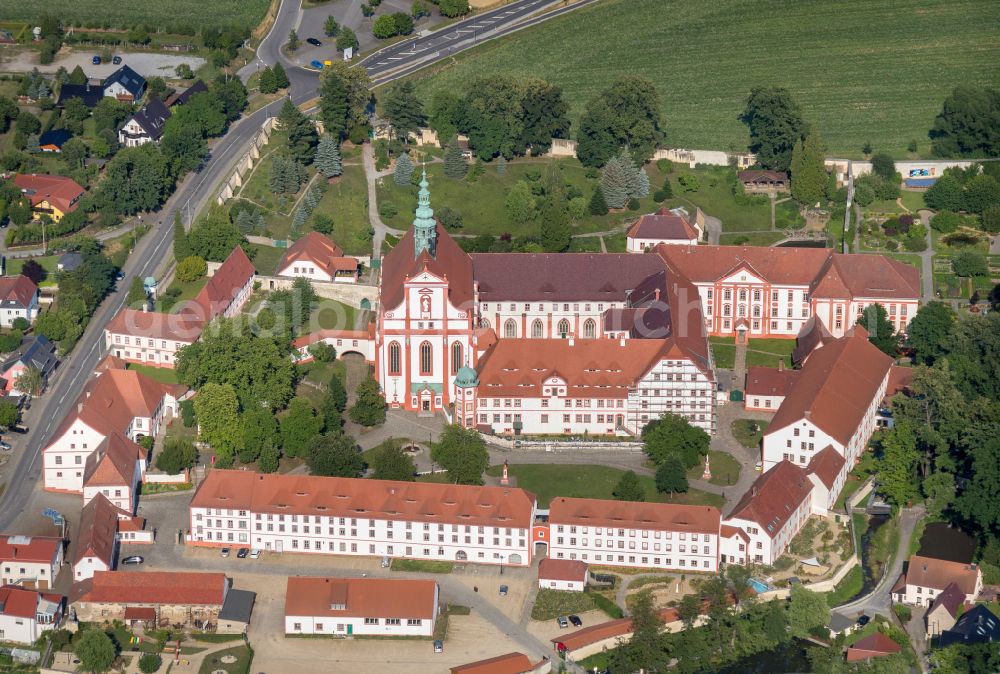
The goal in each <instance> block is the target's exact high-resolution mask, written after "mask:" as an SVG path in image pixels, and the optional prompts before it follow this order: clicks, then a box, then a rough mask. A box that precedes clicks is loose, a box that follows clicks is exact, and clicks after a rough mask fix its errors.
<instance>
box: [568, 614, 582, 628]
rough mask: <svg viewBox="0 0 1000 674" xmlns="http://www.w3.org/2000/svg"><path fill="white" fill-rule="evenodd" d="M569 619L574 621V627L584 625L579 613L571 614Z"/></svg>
mask: <svg viewBox="0 0 1000 674" xmlns="http://www.w3.org/2000/svg"><path fill="white" fill-rule="evenodd" d="M569 621H570V622H571V623H573V627H583V621H582V620H580V616H578V615H571V616H570V617H569Z"/></svg>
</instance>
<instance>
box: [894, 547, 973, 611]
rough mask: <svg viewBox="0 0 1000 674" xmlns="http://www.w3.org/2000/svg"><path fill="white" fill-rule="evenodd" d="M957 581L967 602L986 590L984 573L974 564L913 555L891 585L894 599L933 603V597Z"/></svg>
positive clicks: (900, 601)
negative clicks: (984, 588)
mask: <svg viewBox="0 0 1000 674" xmlns="http://www.w3.org/2000/svg"><path fill="white" fill-rule="evenodd" d="M952 583H955V584H956V585H957V586H958V589H959V591H960V592H961V593H962V594H963V596H964V601H965V603H966V604H974V603H975V601H976V599H978V598H979V593H980V592H982V591H983V572H982V569H980V568H979V567H978V566H976V565H975V564H963V563H961V562H952V561H949V560H946V559H934V558H933V557H922V556H920V555H911V556H910V561H909V562H908V563H907V565H906V571H904V572H903V573H902V574H901V575H900V576H899V579H898V580H897V581H896V584H895V585H894V586H893V588H892V600H893V601H894V602H898V603H900V604H909V605H910V606H930V605H931V604H932V603H934V599H935V598H936V597H937V596H938V595H939V594H940V593H942V592H944V591H945V589H946V588H947V587H948V586H949V585H951V584H952Z"/></svg>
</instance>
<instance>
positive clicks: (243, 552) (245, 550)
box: [236, 548, 250, 559]
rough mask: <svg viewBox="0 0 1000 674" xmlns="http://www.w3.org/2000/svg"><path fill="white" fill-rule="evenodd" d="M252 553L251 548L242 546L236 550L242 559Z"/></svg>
mask: <svg viewBox="0 0 1000 674" xmlns="http://www.w3.org/2000/svg"><path fill="white" fill-rule="evenodd" d="M249 554H250V548H240V549H239V550H237V551H236V556H237V557H239V558H240V559H246V557H247V555H249Z"/></svg>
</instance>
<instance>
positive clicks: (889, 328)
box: [857, 304, 899, 357]
mask: <svg viewBox="0 0 1000 674" xmlns="http://www.w3.org/2000/svg"><path fill="white" fill-rule="evenodd" d="M857 325H858V326H859V327H861V328H864V329H865V330H866V331H867V332H868V341H869V342H871V343H872V344H874V345H875V346H876V347H878V349H879V351H882V352H883V353H885V354H888V355H890V356H893V357H895V356H896V353H897V352H898V351H899V335H898V334H896V333H895V329H894V327H893V325H892V322H891V321H890V320H889V314H888V313H887V312H886V310H885V307H884V306H882V305H881V304H869V305H868V306H867V307H865V311H864V313H863V314H861V316H859V317H858V321H857Z"/></svg>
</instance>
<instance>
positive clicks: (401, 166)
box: [392, 152, 413, 186]
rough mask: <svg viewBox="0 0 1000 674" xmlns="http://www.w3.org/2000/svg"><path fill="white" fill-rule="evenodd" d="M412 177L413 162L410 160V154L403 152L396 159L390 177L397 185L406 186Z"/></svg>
mask: <svg viewBox="0 0 1000 674" xmlns="http://www.w3.org/2000/svg"><path fill="white" fill-rule="evenodd" d="M412 177H413V162H412V161H410V155H408V154H406V153H405V152H403V153H401V154H400V155H399V158H398V159H396V169H395V170H394V171H393V172H392V179H393V180H394V181H395V183H396V184H397V185H400V186H406V185H409V184H410V179H411V178H412Z"/></svg>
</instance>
